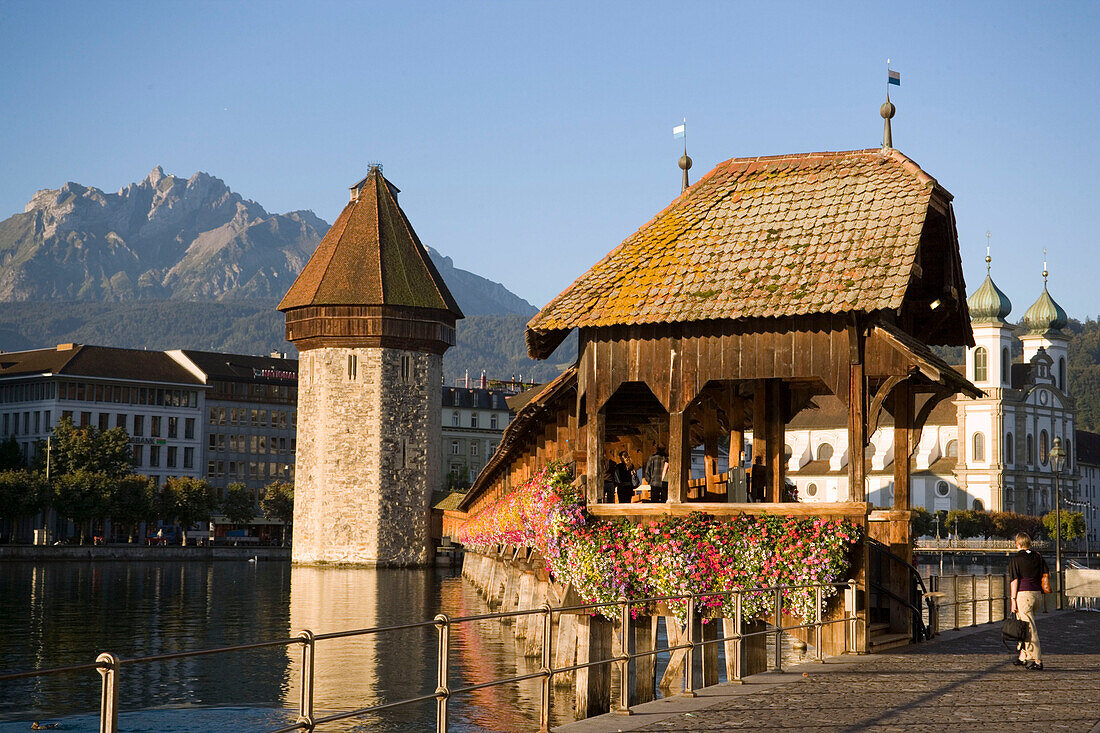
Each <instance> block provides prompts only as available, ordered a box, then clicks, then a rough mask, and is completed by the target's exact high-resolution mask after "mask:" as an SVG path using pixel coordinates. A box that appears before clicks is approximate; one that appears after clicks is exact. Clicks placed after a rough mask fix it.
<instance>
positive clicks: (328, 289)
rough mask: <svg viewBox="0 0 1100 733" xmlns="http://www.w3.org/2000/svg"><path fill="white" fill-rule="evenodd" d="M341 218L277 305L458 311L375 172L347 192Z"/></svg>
mask: <svg viewBox="0 0 1100 733" xmlns="http://www.w3.org/2000/svg"><path fill="white" fill-rule="evenodd" d="M352 190H353V191H356V192H357V193H358V195H353V198H352V200H351V201H350V202H349V203H348V205H347V206H345V207H344V210H343V211H342V212H340V216H339V217H337V219H336V223H334V224H333V225H332V227H331V228H330V229H329V230H328V233H327V234H325V236H324V238H323V239H322V240H321V243H320V244H319V245H317V249H316V251H315V252H314V253H313V256H312V257H310V258H309V262H307V263H306V266H305V267H304V268H303V269H302V272H301V273H299V275H298V278H297V279H296V280H295V281H294V284H293V285H291V286H290V290H288V291H287V294H286V295H285V296H284V297H283V300H282V302H281V303H279V310H280V311H287V310H291V309H294V308H302V307H306V306H325V305H390V306H406V307H413V308H431V309H437V310H446V311H450V312H452V313H453V314H454V315H455V316H457V317H458V318H461V317H462V311H461V310H460V309H459V307H458V303H456V302H455V299H454V298H453V297H452V296H451V292H450V290H448V289H447V285H446V283H444V282H443V278H442V277H441V276H440V274H439V272H438V271H437V270H436V268H435V265H433V264H432V261H431V258H430V257H429V256H428V252H427V250H426V249H425V248H424V245H423V244H421V242H420V239H419V237H417V236H416V232H415V231H413V228H412V225H411V224H410V223H409V220H408V218H406V216H405V212H404V211H402V210H401V207H400V206H398V204H397V198H396V196H395V194H394V192H395V190H396V188H395V187H394V186H393V185H392V184H390V183H389V181H387V180H386V179H385V178H384V177H383V176H382V173H381V171H380V170H379V169H378V168H372V169H371V171H370V173H368V174H367V177H366V178H364V179H363V180H362V181H360V182H359V183H357V184H356V185H355V186H353V187H352Z"/></svg>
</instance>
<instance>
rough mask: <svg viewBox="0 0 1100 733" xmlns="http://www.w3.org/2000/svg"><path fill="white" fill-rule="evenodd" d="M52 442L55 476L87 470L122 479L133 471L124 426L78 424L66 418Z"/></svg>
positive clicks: (127, 435)
mask: <svg viewBox="0 0 1100 733" xmlns="http://www.w3.org/2000/svg"><path fill="white" fill-rule="evenodd" d="M51 442H52V448H51V455H52V456H53V458H52V465H51V473H50V475H51V476H63V475H65V474H67V473H71V472H73V471H85V472H88V473H100V474H104V475H106V476H109V477H111V478H120V477H122V476H126V475H129V474H130V473H131V472H132V471H133V466H134V463H133V461H134V454H133V451H132V450H131V449H130V436H129V434H128V433H127V432H126V431H125V430H123V429H122V428H112V429H111V430H100V429H99V428H97V427H94V426H90V425H89V426H84V427H76V426H75V425H73V421H72V420H71V419H69V418H62V420H61V422H59V423H58V424H57V427H55V428H54V439H53V441H51Z"/></svg>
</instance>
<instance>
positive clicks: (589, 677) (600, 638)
mask: <svg viewBox="0 0 1100 733" xmlns="http://www.w3.org/2000/svg"><path fill="white" fill-rule="evenodd" d="M612 633H613V627H612V624H611V622H610V621H608V620H607V619H605V618H604V617H603V616H599V615H595V616H590V615H588V614H582V615H580V616H577V662H576V663H577V664H586V663H588V662H596V661H599V660H601V659H609V658H610V657H611V635H612ZM576 690H577V694H576V699H575V700H574V713H575V714H576V718H577V719H578V720H581V719H583V718H591V717H592V716H594V715H603V714H604V713H606V712H608V711H610V710H611V663H610V662H608V663H606V664H597V665H594V666H592V667H586V668H583V669H578V670H577V688H576Z"/></svg>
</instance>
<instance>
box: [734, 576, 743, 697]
mask: <svg viewBox="0 0 1100 733" xmlns="http://www.w3.org/2000/svg"><path fill="white" fill-rule="evenodd" d="M736 593H737V605H736V607H735V609H734V614H733V618H734V624H736V626H737V636H736V638H735V639H734V642H733V650H734V655H735V656H734V658H733V680H732V681H733V682H744V668H743V664H742V663H743V661H744V658H745V657H744V655H745V648H744V645H743V644H742V643H741V640H742V639H743V638H744V634H745V627H744V626H743V624H744V622H745V619H744V617H743V616H742V613H741V597H742V594H743V593H744V591H743V590H741V589H740V588H738V589H737V591H736Z"/></svg>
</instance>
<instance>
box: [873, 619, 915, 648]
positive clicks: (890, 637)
mask: <svg viewBox="0 0 1100 733" xmlns="http://www.w3.org/2000/svg"><path fill="white" fill-rule="evenodd" d="M911 641H912V639H911V638H910V635H909V634H907V633H903V632H902V633H891V632H890V623H889V622H887V621H875V622H872V623H869V624H868V625H867V651H868V652H869V653H871V654H877V653H879V652H884V651H886V650H887V649H894V648H897V647H899V646H908V645H909V644H910V643H911Z"/></svg>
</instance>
